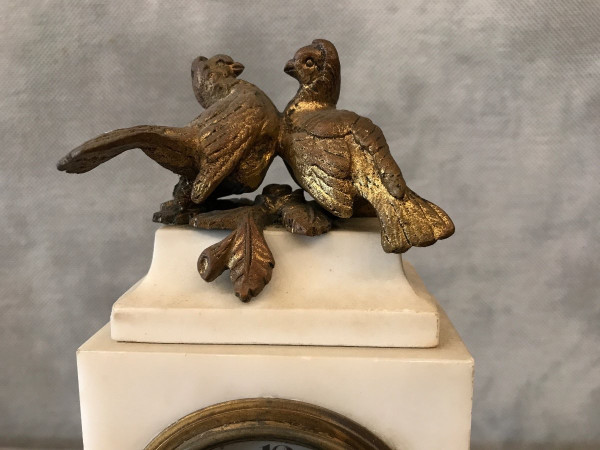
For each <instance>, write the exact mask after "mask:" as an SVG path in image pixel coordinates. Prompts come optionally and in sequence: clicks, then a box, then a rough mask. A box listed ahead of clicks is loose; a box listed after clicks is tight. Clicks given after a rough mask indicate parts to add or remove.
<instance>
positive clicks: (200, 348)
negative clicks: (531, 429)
mask: <svg viewBox="0 0 600 450" xmlns="http://www.w3.org/2000/svg"><path fill="white" fill-rule="evenodd" d="M77 366H78V372H79V390H80V399H81V414H82V423H83V441H84V445H85V448H86V450H106V449H111V448H118V449H121V450H128V449H132V450H133V449H135V450H139V449H141V448H143V447H144V446H145V445H146V444H147V443H148V442H149V441H150V440H151V439H152V438H153V437H154V436H155V435H157V434H158V433H159V432H160V431H162V430H163V429H164V428H165V427H167V426H168V425H170V424H171V423H173V422H175V421H176V420H178V419H179V418H181V417H183V416H185V415H187V414H189V413H191V412H193V411H195V410H198V409H201V408H204V407H206V406H209V405H212V404H215V403H219V402H223V401H227V400H234V399H239V398H249V397H280V398H287V399H294V400H301V401H304V402H308V403H313V404H316V405H319V406H322V407H324V408H328V409H331V410H334V411H337V412H338V413H341V414H343V415H345V416H347V417H349V418H351V419H353V420H354V421H356V422H358V423H360V424H361V425H363V426H365V427H367V428H368V429H370V430H371V431H373V432H374V433H375V434H376V435H378V436H379V437H380V438H381V439H383V440H384V441H386V442H387V443H388V444H389V445H390V446H392V447H393V448H398V449H408V450H419V449H423V450H432V449H444V450H466V449H468V448H469V435H470V426H471V398H472V389H473V359H472V357H471V355H470V354H469V352H468V351H467V349H466V348H465V346H464V344H463V342H462V341H461V339H460V337H459V336H458V334H457V333H456V331H455V330H454V328H453V327H452V325H451V323H450V322H449V320H448V319H447V317H446V316H445V314H442V320H441V339H440V345H439V346H438V347H437V348H432V349H414V348H413V349H408V348H365V347H363V348H359V347H316V346H313V347H311V346H273V345H183V344H180V345H174V344H140V343H124V342H115V341H113V340H111V338H110V333H109V329H108V326H106V327H104V328H103V329H101V330H100V331H99V332H98V333H96V335H95V336H93V337H92V338H91V339H90V340H88V341H87V342H86V343H85V344H84V345H83V346H82V347H81V348H80V349H79V351H78V354H77Z"/></svg>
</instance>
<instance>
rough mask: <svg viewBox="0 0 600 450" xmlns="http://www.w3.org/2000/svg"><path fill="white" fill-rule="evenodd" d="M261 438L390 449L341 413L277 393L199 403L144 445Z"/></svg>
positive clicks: (320, 447) (325, 447) (202, 448)
mask: <svg viewBox="0 0 600 450" xmlns="http://www.w3.org/2000/svg"><path fill="white" fill-rule="evenodd" d="M260 440H278V441H284V442H286V443H289V444H298V445H302V446H305V447H308V448H313V449H315V450H348V449H352V450H391V447H389V446H388V445H387V444H386V443H385V442H383V441H382V440H381V439H380V438H378V437H377V436H375V435H374V434H373V433H372V432H371V431H369V430H368V429H366V428H365V427H363V426H361V425H359V424H357V423H356V422H354V421H352V420H350V419H348V418H347V417H344V416H342V415H341V414H338V413H335V412H333V411H330V410H328V409H325V408H321V407H319V406H316V405H311V404H309V403H304V402H299V401H294V400H285V399H279V398H250V399H241V400H232V401H229V402H224V403H219V404H217V405H213V406H209V407H207V408H204V409H201V410H200V411H196V412H194V413H192V414H189V415H188V416H185V417H183V418H182V419H180V420H178V421H177V422H175V423H174V424H172V425H171V426H169V427H167V428H166V429H165V430H164V431H162V432H161V433H160V434H159V435H158V436H156V437H155V438H154V439H153V440H152V441H151V442H150V443H149V444H148V445H147V446H146V450H192V449H194V450H209V449H215V448H219V447H220V446H224V445H227V444H232V443H235V442H245V441H260Z"/></svg>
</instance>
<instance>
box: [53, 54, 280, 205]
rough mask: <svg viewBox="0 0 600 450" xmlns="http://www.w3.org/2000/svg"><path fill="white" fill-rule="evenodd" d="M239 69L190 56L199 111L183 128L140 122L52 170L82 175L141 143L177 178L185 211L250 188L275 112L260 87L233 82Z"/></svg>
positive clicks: (270, 148)
mask: <svg viewBox="0 0 600 450" xmlns="http://www.w3.org/2000/svg"><path fill="white" fill-rule="evenodd" d="M243 69H244V66H243V65H242V64H240V63H238V62H234V61H233V59H231V57H229V56H227V55H216V56H213V57H212V58H210V59H207V58H205V57H203V56H200V57H198V58H196V59H195V60H194V62H193V63H192V85H193V88H194V93H195V95H196V99H197V100H198V102H199V103H200V104H201V105H202V107H204V108H206V110H205V111H204V112H203V113H202V114H201V115H200V116H198V117H197V118H196V119H194V120H193V121H192V122H190V124H189V125H187V126H185V127H180V128H178V127H166V126H154V125H141V126H136V127H132V128H125V129H120V130H114V131H111V132H108V133H105V134H102V135H100V136H98V137H96V138H94V139H91V140H89V141H87V142H85V143H83V144H82V145H80V146H79V147H77V148H76V149H74V150H73V151H71V152H70V153H69V154H68V155H66V156H65V157H64V158H63V159H61V160H60V161H59V162H58V169H59V170H64V171H66V172H69V173H84V172H87V171H89V170H92V169H94V168H95V167H97V166H99V165H100V164H102V163H104V162H106V161H108V160H109V159H111V158H114V157H115V156H117V155H119V154H121V153H123V152H124V151H126V150H130V149H134V148H140V149H142V151H143V152H144V153H145V154H146V155H147V156H149V157H150V158H151V159H152V160H154V161H156V162H157V163H158V164H160V165H161V166H163V167H165V168H166V169H169V170H170V171H172V172H175V173H176V174H178V175H180V176H181V177H182V178H181V181H180V182H179V183H178V186H176V187H175V191H176V192H175V197H176V200H177V202H178V204H179V205H180V206H182V207H183V208H184V209H185V208H186V207H190V206H192V205H191V203H192V202H193V203H195V204H198V203H203V202H206V201H207V200H208V201H212V200H214V199H216V198H219V197H224V196H227V195H231V194H242V193H245V192H252V191H254V190H256V189H257V188H258V186H260V184H261V183H262V181H263V179H264V177H265V174H266V172H267V169H268V168H269V165H270V164H271V162H272V160H273V157H274V156H275V150H276V146H277V139H278V136H279V124H280V114H279V112H278V111H277V109H276V108H275V106H274V105H273V103H272V102H271V100H270V99H269V98H268V97H267V96H266V95H265V94H264V93H263V92H262V91H261V90H260V89H258V88H257V87H256V86H254V85H253V84H250V83H248V82H247V81H244V80H239V79H237V76H238V75H239V74H241V73H242V71H243Z"/></svg>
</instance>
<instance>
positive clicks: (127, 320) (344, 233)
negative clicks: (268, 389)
mask: <svg viewBox="0 0 600 450" xmlns="http://www.w3.org/2000/svg"><path fill="white" fill-rule="evenodd" d="M226 235H227V232H226V231H214V230H212V231H206V230H195V229H191V228H188V227H163V228H160V229H159V230H158V231H157V232H156V238H155V244H154V255H153V258H152V264H151V266H150V270H149V271H148V274H147V275H146V276H145V277H144V278H142V279H141V280H140V281H139V282H138V283H137V284H135V285H134V286H133V287H132V288H131V289H130V290H129V291H127V292H126V293H125V294H124V295H123V296H122V297H121V298H120V299H119V300H118V301H117V302H116V303H115V304H114V306H113V310H112V315H111V322H110V324H111V335H112V338H113V339H115V340H118V341H129V342H157V343H194V344H283V345H333V346H373V347H435V346H436V345H437V344H438V340H439V338H438V334H439V314H438V310H437V306H436V301H435V300H434V299H433V298H432V297H431V295H430V294H429V293H428V292H427V290H426V288H425V286H424V285H423V283H422V281H421V280H420V278H419V276H418V275H417V274H416V272H415V270H414V268H413V267H412V266H410V265H409V264H407V263H403V262H402V257H401V256H400V255H395V254H386V253H384V252H383V250H382V249H381V244H380V234H379V225H378V222H377V219H351V220H348V221H345V222H343V225H341V226H338V227H336V228H335V229H333V230H332V231H331V232H329V233H327V234H325V235H322V236H318V237H307V236H299V235H294V234H291V233H289V232H288V231H285V230H283V229H281V228H271V229H267V230H266V231H265V238H266V240H267V242H268V244H269V246H270V248H271V251H272V252H273V256H274V258H275V261H276V263H275V268H274V270H273V277H272V279H271V282H270V283H269V284H268V285H267V286H266V287H265V289H264V290H263V292H262V293H261V294H260V295H259V296H258V297H256V298H255V299H253V300H252V301H250V302H249V303H247V304H242V303H241V302H240V301H239V300H238V298H237V297H235V295H234V294H233V289H232V284H231V281H230V280H229V277H228V272H227V271H226V272H225V273H224V274H223V275H221V277H219V278H218V279H217V280H215V281H213V282H212V283H207V282H205V281H204V280H202V278H200V276H199V274H198V272H197V269H196V262H197V259H198V256H199V255H200V253H201V252H202V251H203V250H204V249H205V248H206V247H208V246H210V245H212V244H214V243H216V242H217V241H219V240H220V239H222V238H224V237H225V236H226Z"/></svg>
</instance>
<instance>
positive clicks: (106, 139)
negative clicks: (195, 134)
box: [56, 125, 193, 176]
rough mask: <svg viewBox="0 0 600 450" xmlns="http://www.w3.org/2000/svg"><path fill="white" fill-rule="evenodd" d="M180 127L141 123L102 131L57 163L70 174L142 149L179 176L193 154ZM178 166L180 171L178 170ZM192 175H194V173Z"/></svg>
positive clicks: (60, 168) (187, 165)
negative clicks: (128, 151) (136, 149)
mask: <svg viewBox="0 0 600 450" xmlns="http://www.w3.org/2000/svg"><path fill="white" fill-rule="evenodd" d="M180 130H182V129H180V128H173V127H163V126H154V125H139V126H136V127H131V128H122V129H118V130H113V131H109V132H108V133H104V134H101V135H100V136H97V137H95V138H93V139H90V140H89V141H87V142H84V143H83V144H81V145H80V146H79V147H77V148H75V149H73V150H72V151H71V152H69V153H68V154H67V155H66V156H65V157H63V158H62V159H61V160H60V161H59V162H58V164H57V165H56V166H57V168H58V169H59V170H62V171H65V172H67V173H84V172H88V171H90V170H92V169H95V168H96V167H98V166H99V165H101V164H103V163H105V162H106V161H108V160H110V159H112V158H114V157H115V156H117V155H120V154H121V153H123V152H125V151H127V150H131V149H134V148H140V149H142V150H143V151H144V153H146V155H147V156H149V157H150V158H151V159H153V160H154V161H156V162H157V163H159V164H160V165H162V166H163V167H166V168H167V169H169V170H172V171H173V172H175V173H179V174H180V175H186V173H182V170H183V169H185V168H187V167H189V164H190V155H188V154H187V153H189V152H185V150H186V145H185V141H184V139H183V138H185V137H186V136H184V135H183V134H182V133H181V132H180ZM178 169H179V170H178ZM192 176H193V174H192Z"/></svg>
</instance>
